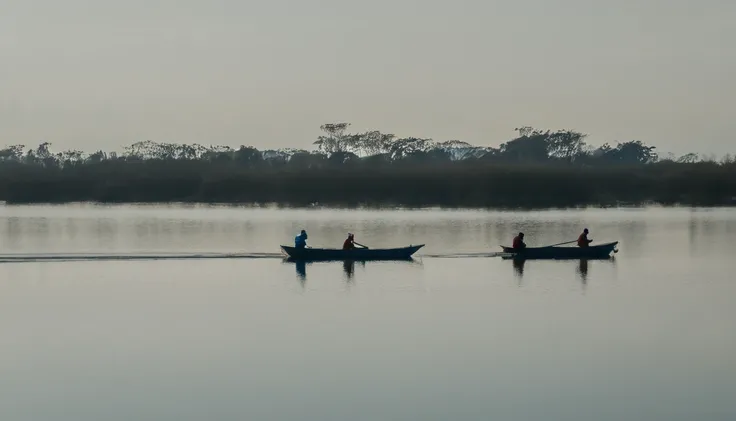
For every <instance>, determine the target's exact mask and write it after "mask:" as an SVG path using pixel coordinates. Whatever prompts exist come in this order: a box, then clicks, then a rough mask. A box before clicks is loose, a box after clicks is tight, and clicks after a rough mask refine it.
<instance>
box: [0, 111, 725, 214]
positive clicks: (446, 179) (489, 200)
mask: <svg viewBox="0 0 736 421" xmlns="http://www.w3.org/2000/svg"><path fill="white" fill-rule="evenodd" d="M349 126H350V125H349V124H348V123H331V124H325V125H323V126H321V129H322V131H323V135H321V136H319V137H318V138H317V140H316V141H315V142H314V146H315V149H314V150H311V151H307V150H301V149H274V150H258V149H256V148H254V147H251V146H240V147H239V148H237V149H235V148H231V147H228V146H203V145H199V144H193V145H185V144H173V143H157V142H153V141H143V142H137V143H134V144H132V145H130V146H128V147H127V148H125V151H124V152H123V153H121V154H116V153H114V152H111V153H106V152H104V151H97V152H94V153H91V154H86V153H83V152H82V151H77V150H70V151H65V152H53V151H52V150H51V148H50V146H51V145H50V144H49V143H47V142H44V143H41V144H40V145H38V146H37V147H36V148H30V149H28V148H26V147H25V146H23V145H13V146H9V147H6V148H4V149H2V150H0V200H4V201H7V202H10V203H32V202H68V201H101V202H167V201H196V202H239V203H240V202H242V203H282V204H286V205H307V204H313V203H320V204H325V205H359V204H363V205H377V206H380V205H416V206H431V205H446V206H494V207H496V206H497V207H518V206H521V207H547V206H577V205H612V204H617V203H620V202H626V203H633V204H639V203H644V202H656V203H664V204H676V203H680V204H710V205H713V204H734V203H736V164H735V163H734V159H733V158H732V157H731V156H730V155H727V156H725V157H724V158H723V159H722V160H720V161H715V160H714V159H703V158H701V157H699V156H698V155H696V154H687V155H684V156H681V157H679V158H675V157H673V156H667V157H660V156H659V155H658V154H657V152H656V149H655V147H654V146H649V145H647V144H645V143H643V142H641V141H638V140H632V141H626V142H618V143H616V144H615V145H610V144H608V143H606V144H604V145H602V146H599V147H593V146H591V145H589V144H587V143H586V142H585V139H586V135H585V134H583V133H580V132H577V131H574V130H556V131H553V130H538V129H534V128H532V127H521V128H517V129H515V130H516V132H517V134H518V135H517V136H516V137H515V138H514V139H512V140H510V141H508V142H505V143H503V144H501V145H500V146H499V147H497V148H493V147H479V146H474V145H471V144H469V143H467V142H462V141H459V140H450V141H443V142H437V141H434V140H432V139H424V138H415V137H405V138H402V137H397V136H394V135H392V134H386V133H381V132H379V131H367V132H363V133H350V132H348V128H349Z"/></svg>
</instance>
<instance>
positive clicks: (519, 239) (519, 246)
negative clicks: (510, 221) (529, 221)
mask: <svg viewBox="0 0 736 421" xmlns="http://www.w3.org/2000/svg"><path fill="white" fill-rule="evenodd" d="M511 247H513V248H514V250H523V249H525V248H526V244H525V243H524V233H523V232H520V233H519V235H517V236H516V237H514V243H513V244H512V245H511Z"/></svg>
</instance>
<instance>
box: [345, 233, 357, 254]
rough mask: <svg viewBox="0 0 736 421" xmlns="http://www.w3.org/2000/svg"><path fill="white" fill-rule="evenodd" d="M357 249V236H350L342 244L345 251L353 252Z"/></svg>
mask: <svg viewBox="0 0 736 421" xmlns="http://www.w3.org/2000/svg"><path fill="white" fill-rule="evenodd" d="M354 248H355V236H353V234H348V238H347V239H346V240H345V242H344V243H342V249H343V250H352V249H354Z"/></svg>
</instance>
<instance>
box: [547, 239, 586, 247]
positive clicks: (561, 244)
mask: <svg viewBox="0 0 736 421" xmlns="http://www.w3.org/2000/svg"><path fill="white" fill-rule="evenodd" d="M577 242H578V240H572V241H566V242H564V243H558V244H552V245H551V246H544V247H556V246H564V245H565V244H572V243H577Z"/></svg>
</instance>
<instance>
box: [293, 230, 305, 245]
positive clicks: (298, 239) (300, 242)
mask: <svg viewBox="0 0 736 421" xmlns="http://www.w3.org/2000/svg"><path fill="white" fill-rule="evenodd" d="M306 246H307V232H306V231H304V230H302V232H301V234H299V235H297V236H296V238H294V247H296V248H298V249H303V248H304V247H306Z"/></svg>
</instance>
